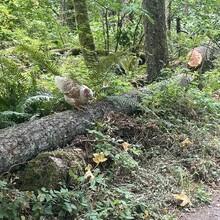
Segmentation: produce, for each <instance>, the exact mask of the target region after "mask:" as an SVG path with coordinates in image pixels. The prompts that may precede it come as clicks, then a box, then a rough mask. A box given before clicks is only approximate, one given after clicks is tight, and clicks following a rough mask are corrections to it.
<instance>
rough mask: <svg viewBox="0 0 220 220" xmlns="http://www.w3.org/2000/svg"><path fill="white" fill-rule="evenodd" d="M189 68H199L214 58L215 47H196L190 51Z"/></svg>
mask: <svg viewBox="0 0 220 220" xmlns="http://www.w3.org/2000/svg"><path fill="white" fill-rule="evenodd" d="M188 57H189V60H188V68H190V69H198V68H202V65H203V64H204V63H205V62H206V61H209V60H212V59H213V49H212V48H211V47H208V46H200V47H195V48H194V49H192V50H190V51H189V53H188Z"/></svg>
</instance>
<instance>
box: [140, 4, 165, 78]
mask: <svg viewBox="0 0 220 220" xmlns="http://www.w3.org/2000/svg"><path fill="white" fill-rule="evenodd" d="M142 6H143V8H144V9H145V10H146V11H147V12H148V13H149V15H150V17H151V18H152V19H153V20H154V23H153V24H152V23H151V22H150V21H149V20H148V19H147V17H144V32H145V52H146V58H147V81H149V82H152V81H154V80H156V79H157V78H158V77H159V76H160V71H161V69H162V68H163V67H164V66H166V65H167V63H168V49H167V36H166V19H165V1H164V0H152V1H150V0H143V3H142Z"/></svg>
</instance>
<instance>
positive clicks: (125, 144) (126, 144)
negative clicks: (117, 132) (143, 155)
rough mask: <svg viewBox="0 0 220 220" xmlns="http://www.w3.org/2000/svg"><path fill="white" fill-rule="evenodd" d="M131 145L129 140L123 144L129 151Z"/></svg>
mask: <svg viewBox="0 0 220 220" xmlns="http://www.w3.org/2000/svg"><path fill="white" fill-rule="evenodd" d="M130 146H131V144H129V143H128V142H124V143H123V144H122V147H123V148H124V150H125V151H128V149H129V147H130Z"/></svg>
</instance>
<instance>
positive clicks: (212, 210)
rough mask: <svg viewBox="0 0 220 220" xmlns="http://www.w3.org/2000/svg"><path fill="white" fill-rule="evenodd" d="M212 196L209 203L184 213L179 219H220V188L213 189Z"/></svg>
mask: <svg viewBox="0 0 220 220" xmlns="http://www.w3.org/2000/svg"><path fill="white" fill-rule="evenodd" d="M211 197H212V200H211V201H210V204H209V205H207V206H203V207H201V208H199V209H193V210H191V211H192V212H188V213H182V214H181V216H180V218H179V220H220V188H219V189H218V190H215V191H213V192H212V196H211Z"/></svg>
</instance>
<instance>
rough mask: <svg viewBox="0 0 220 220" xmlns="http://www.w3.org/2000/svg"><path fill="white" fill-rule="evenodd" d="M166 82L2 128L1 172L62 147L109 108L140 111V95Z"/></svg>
mask: <svg viewBox="0 0 220 220" xmlns="http://www.w3.org/2000/svg"><path fill="white" fill-rule="evenodd" d="M174 80H175V81H176V83H177V84H180V85H183V86H185V85H187V84H188V83H190V82H191V81H192V78H191V76H190V75H188V76H176V77H175V79H174ZM167 83H169V80H166V81H162V82H158V83H156V84H155V86H154V89H153V90H152V89H151V90H149V89H148V87H144V88H142V89H138V90H135V91H133V92H131V93H128V94H124V95H120V96H112V97H108V99H107V100H105V101H99V102H97V103H94V104H92V105H89V106H87V107H86V109H84V110H81V111H76V110H72V111H65V112H60V113H55V114H53V115H49V116H46V117H44V118H41V119H39V120H36V121H28V122H25V123H22V124H19V125H16V126H13V127H10V128H5V129H1V130H0V164H1V165H0V174H2V173H4V172H10V171H12V170H14V169H15V168H17V167H18V166H19V165H21V164H24V163H26V161H28V160H30V159H32V158H34V157H35V156H37V155H38V154H39V153H40V152H44V151H52V150H55V149H57V148H63V147H65V146H66V145H67V144H68V143H70V142H71V141H72V140H73V139H74V138H75V137H76V136H77V135H79V134H83V133H85V132H86V131H87V129H90V128H92V126H93V123H94V122H95V121H98V120H100V119H102V118H103V117H104V116H105V115H106V114H108V113H109V112H111V111H116V112H121V113H124V114H127V115H132V114H134V113H136V112H137V111H138V110H139V103H140V100H139V98H138V97H139V94H147V95H149V96H151V95H152V94H153V93H154V91H155V90H156V89H157V88H162V87H164V86H165V85H166V84H167Z"/></svg>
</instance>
